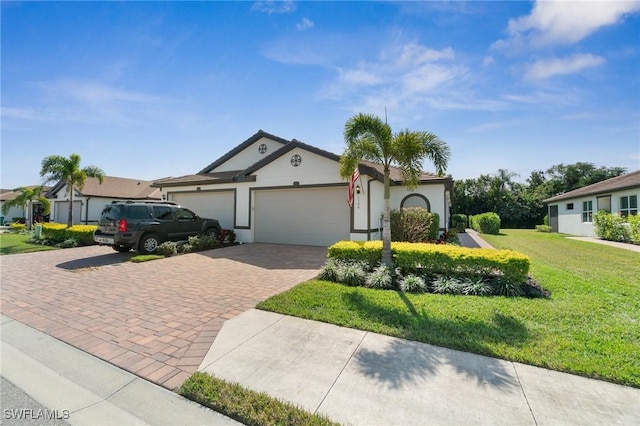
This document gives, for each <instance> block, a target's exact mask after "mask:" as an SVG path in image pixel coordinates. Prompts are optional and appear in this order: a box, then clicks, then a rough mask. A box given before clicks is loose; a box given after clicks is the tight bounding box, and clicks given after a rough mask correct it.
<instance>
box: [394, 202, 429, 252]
mask: <svg viewBox="0 0 640 426" xmlns="http://www.w3.org/2000/svg"><path fill="white" fill-rule="evenodd" d="M390 219H391V241H406V242H410V243H424V242H427V241H433V240H435V239H437V238H438V234H439V233H440V216H439V215H438V214H437V213H431V212H429V211H428V210H427V209H424V208H421V207H409V208H405V209H401V210H392V211H391V216H390Z"/></svg>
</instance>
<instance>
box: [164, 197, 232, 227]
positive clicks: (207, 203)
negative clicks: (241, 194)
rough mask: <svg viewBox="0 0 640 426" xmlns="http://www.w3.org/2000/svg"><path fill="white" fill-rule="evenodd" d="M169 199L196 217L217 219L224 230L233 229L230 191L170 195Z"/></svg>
mask: <svg viewBox="0 0 640 426" xmlns="http://www.w3.org/2000/svg"><path fill="white" fill-rule="evenodd" d="M171 199H172V201H174V202H176V203H178V204H180V205H181V206H182V207H186V208H188V209H189V210H193V211H194V212H195V213H196V214H197V215H198V216H201V217H205V218H208V219H218V221H219V222H220V226H222V227H223V228H224V229H233V225H234V220H233V219H234V216H235V212H234V207H233V206H234V201H235V200H234V193H233V192H232V191H221V192H188V193H183V194H172V195H171Z"/></svg>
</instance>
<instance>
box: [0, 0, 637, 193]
mask: <svg viewBox="0 0 640 426" xmlns="http://www.w3.org/2000/svg"><path fill="white" fill-rule="evenodd" d="M1 14H2V22H1V23H2V64H1V65H2V75H1V78H2V81H1V82H2V94H1V96H2V144H1V145H2V146H1V155H2V159H1V165H2V172H1V181H0V186H2V187H3V188H13V187H17V186H20V185H28V184H35V183H39V182H40V181H41V179H40V177H39V171H40V163H41V161H42V159H43V158H44V157H46V156H48V155H53V154H56V155H64V156H69V155H70V154H71V153H77V154H79V155H80V156H81V157H82V163H83V165H95V166H98V167H101V168H102V169H103V170H104V171H105V172H106V174H107V175H111V176H119V177H129V178H137V179H147V180H153V179H158V178H161V177H166V176H180V175H185V174H192V173H196V172H197V171H199V170H201V169H202V168H203V167H205V166H206V165H208V164H210V163H211V162H212V161H214V160H215V159H217V158H218V157H219V156H221V155H223V154H224V153H226V152H227V151H229V150H230V149H232V148H233V147H235V146H236V145H237V144H239V143H240V142H242V141H244V140H245V139H246V138H248V137H249V136H251V135H253V134H254V133H255V132H256V131H257V130H259V129H263V130H265V131H267V132H270V133H273V134H275V135H277V136H280V137H283V138H286V139H292V138H296V139H298V140H301V141H303V142H306V143H308V144H311V145H315V146H317V147H320V148H323V149H326V150H328V151H332V152H335V153H336V154H340V153H341V152H342V151H343V148H344V140H343V136H342V131H343V126H344V123H345V121H346V120H347V119H348V118H349V117H351V116H352V115H354V114H355V113H358V112H365V113H372V114H376V115H378V116H380V117H384V114H385V107H386V111H387V117H388V122H389V124H390V125H391V126H392V128H393V129H394V130H396V131H398V130H401V129H404V128H409V129H412V130H426V131H430V132H433V133H435V134H437V135H438V136H440V138H442V139H443V140H445V141H446V142H447V143H448V144H449V145H450V147H451V152H452V157H451V161H450V164H449V168H448V173H450V174H452V175H453V177H454V179H466V178H471V177H477V176H479V175H480V174H481V173H489V174H491V173H495V172H496V171H497V170H498V169H499V168H504V169H508V170H509V171H512V172H516V173H518V174H520V178H519V180H524V179H526V178H527V177H528V176H529V174H530V173H531V171H533V170H546V169H547V168H548V167H550V166H552V165H555V164H559V163H564V164H569V163H575V162H578V161H585V162H591V163H594V164H596V165H598V166H622V167H626V168H627V169H629V170H636V169H639V168H640V52H639V50H640V44H639V43H638V40H639V37H640V2H638V1H634V2H614V1H606V2H595V1H584V2H570V1H562V2H551V1H546V2H525V1H510V2H493V1H491V2H482V1H471V2H460V1H448V2H437V1H429V2H306V1H301V2H194V3H191V2H105V3H102V2H101V3H95V2H86V3H84V2H82V3H76V2H53V3H49V2H4V1H3V2H2V5H1ZM425 170H433V168H432V166H431V164H429V163H426V164H425Z"/></svg>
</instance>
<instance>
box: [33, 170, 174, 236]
mask: <svg viewBox="0 0 640 426" xmlns="http://www.w3.org/2000/svg"><path fill="white" fill-rule="evenodd" d="M151 183H152V182H151V181H144V180H139V179H127V178H121V177H114V176H105V177H104V179H103V182H102V184H100V182H99V181H98V179H96V178H87V181H86V183H85V185H84V187H83V188H82V189H77V188H74V194H73V223H74V225H77V224H84V225H86V224H96V223H97V221H98V218H99V217H100V213H101V212H102V209H103V208H104V205H105V204H109V203H111V202H112V201H116V200H161V199H162V194H161V191H160V189H158V188H152V187H151ZM46 196H47V198H49V200H50V201H51V214H50V215H49V220H50V221H51V222H58V223H67V220H68V217H69V202H70V201H69V187H68V186H67V185H66V184H64V183H62V182H58V183H57V184H56V185H55V186H53V187H52V188H51V189H50V190H49V192H47V194H46Z"/></svg>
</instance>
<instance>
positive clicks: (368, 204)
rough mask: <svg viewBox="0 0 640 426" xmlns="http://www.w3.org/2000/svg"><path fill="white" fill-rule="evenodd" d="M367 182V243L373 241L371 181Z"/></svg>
mask: <svg viewBox="0 0 640 426" xmlns="http://www.w3.org/2000/svg"><path fill="white" fill-rule="evenodd" d="M372 180H373V179H369V180H367V241H371V181H372Z"/></svg>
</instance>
